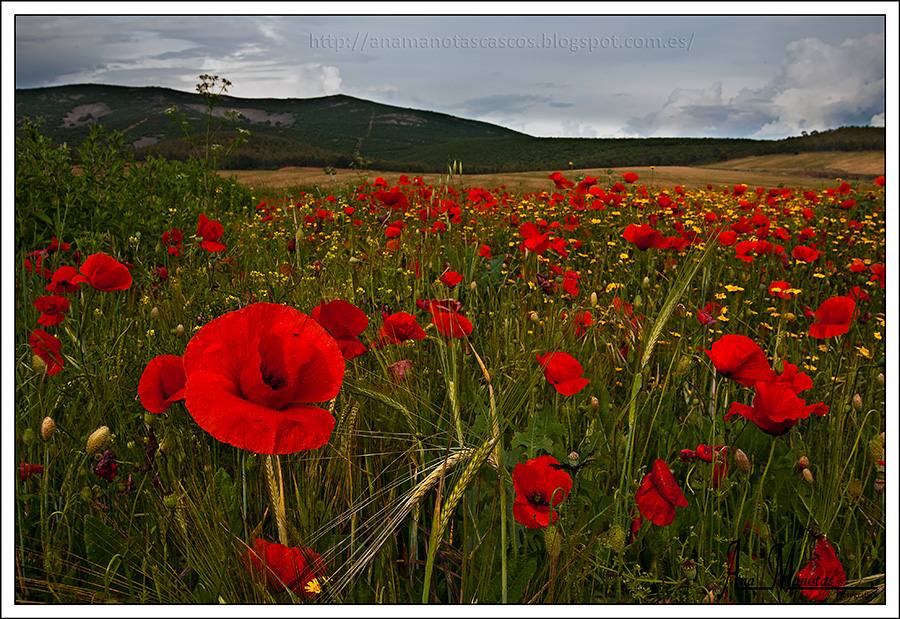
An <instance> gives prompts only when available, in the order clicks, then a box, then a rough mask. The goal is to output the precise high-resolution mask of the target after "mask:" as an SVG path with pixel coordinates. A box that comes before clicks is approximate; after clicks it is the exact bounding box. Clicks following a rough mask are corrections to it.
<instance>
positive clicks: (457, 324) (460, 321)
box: [428, 302, 472, 338]
mask: <svg viewBox="0 0 900 619" xmlns="http://www.w3.org/2000/svg"><path fill="white" fill-rule="evenodd" d="M428 311H430V312H431V322H432V323H434V328H435V329H437V332H438V333H440V334H441V335H443V336H444V337H449V338H464V337H467V336H468V335H470V334H471V333H472V323H471V322H469V319H468V318H466V317H465V316H463V315H462V314H460V313H459V311H458V310H454V309H452V308H447V307H445V306H443V305H440V304H439V303H437V302H431V303H430V304H429V306H428Z"/></svg>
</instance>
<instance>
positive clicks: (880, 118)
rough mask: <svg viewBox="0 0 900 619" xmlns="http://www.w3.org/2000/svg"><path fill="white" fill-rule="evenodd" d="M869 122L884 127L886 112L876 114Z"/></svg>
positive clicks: (874, 125)
mask: <svg viewBox="0 0 900 619" xmlns="http://www.w3.org/2000/svg"><path fill="white" fill-rule="evenodd" d="M869 124H870V125H872V126H873V127H884V112H882V113H881V114H875V116H873V117H872V119H871V120H870V121H869Z"/></svg>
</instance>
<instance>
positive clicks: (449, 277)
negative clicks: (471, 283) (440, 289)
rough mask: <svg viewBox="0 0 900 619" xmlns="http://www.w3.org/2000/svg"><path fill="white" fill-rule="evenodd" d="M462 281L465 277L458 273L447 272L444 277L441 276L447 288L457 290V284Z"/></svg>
mask: <svg viewBox="0 0 900 619" xmlns="http://www.w3.org/2000/svg"><path fill="white" fill-rule="evenodd" d="M462 279H463V276H462V275H460V274H459V273H457V272H456V271H446V272H444V274H443V275H441V283H443V284H444V285H445V286H446V287H447V288H456V286H457V284H459V282H461V281H462Z"/></svg>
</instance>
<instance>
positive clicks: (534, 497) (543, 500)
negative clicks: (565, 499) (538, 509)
mask: <svg viewBox="0 0 900 619" xmlns="http://www.w3.org/2000/svg"><path fill="white" fill-rule="evenodd" d="M528 502H529V503H531V504H532V505H535V506H542V505H550V501H548V500H547V497H545V496H544V493H543V492H541V491H539V490H535V491H534V492H532V493H531V494H530V495H528Z"/></svg>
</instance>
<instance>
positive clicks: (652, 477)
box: [634, 458, 688, 527]
mask: <svg viewBox="0 0 900 619" xmlns="http://www.w3.org/2000/svg"><path fill="white" fill-rule="evenodd" d="M634 500H635V502H636V503H637V506H638V509H639V510H640V511H641V515H642V516H643V517H644V518H646V519H647V520H649V521H650V522H652V523H653V524H655V525H656V526H658V527H665V526H668V525H670V524H672V521H674V520H675V508H676V507H687V506H688V502H687V499H686V498H685V496H684V493H683V492H682V491H681V488H679V487H678V483H677V482H676V481H675V477H674V476H673V475H672V471H670V470H669V466H668V465H667V464H666V462H665V461H664V460H662V459H660V458H657V459H656V461H655V462H653V470H652V471H651V472H649V473H647V474H646V475H644V479H643V481H641V485H640V487H639V488H638V489H637V492H636V493H635V495H634Z"/></svg>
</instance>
